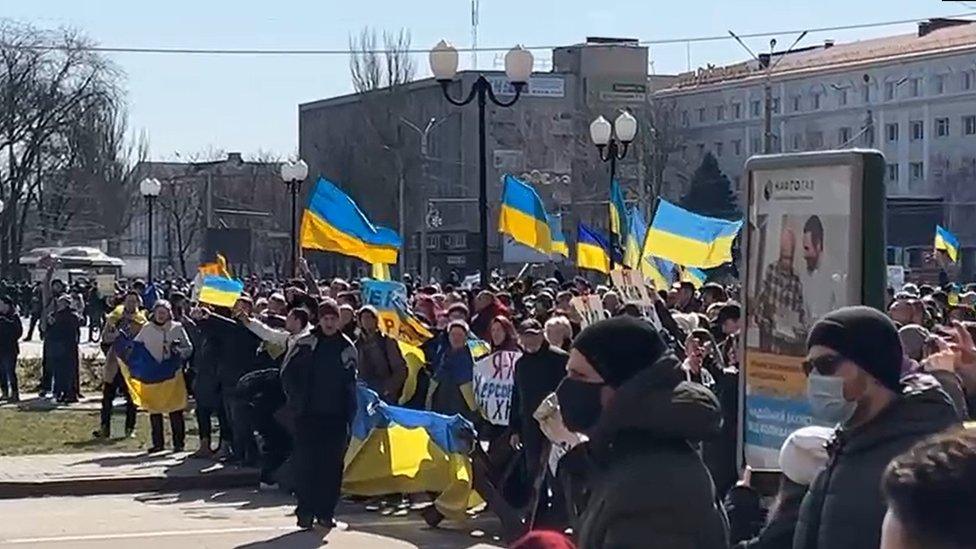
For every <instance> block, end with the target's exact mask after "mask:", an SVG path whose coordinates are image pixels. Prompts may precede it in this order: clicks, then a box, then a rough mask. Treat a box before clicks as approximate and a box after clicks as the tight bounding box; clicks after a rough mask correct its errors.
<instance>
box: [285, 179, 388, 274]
mask: <svg viewBox="0 0 976 549" xmlns="http://www.w3.org/2000/svg"><path fill="white" fill-rule="evenodd" d="M301 244H302V248H307V249H311V250H322V251H326V252H336V253H340V254H344V255H349V256H352V257H358V258H359V259H362V260H363V261H365V262H367V263H386V264H393V263H396V262H397V253H398V252H399V250H400V237H399V235H397V233H396V232H395V231H393V230H392V229H387V228H386V227H379V226H376V225H373V224H372V223H371V222H370V220H369V219H368V218H367V217H366V214H364V213H363V212H362V210H360V209H359V206H357V205H356V203H355V202H354V201H353V200H352V199H351V198H349V196H348V195H347V194H346V193H344V192H342V191H341V190H340V189H339V187H337V186H335V184H334V183H332V182H331V181H329V180H327V179H325V178H320V179H319V181H318V183H316V184H315V188H314V189H312V196H311V198H310V199H309V202H308V206H307V207H306V208H305V214H304V215H303V216H302V234H301Z"/></svg>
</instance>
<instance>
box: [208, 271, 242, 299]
mask: <svg viewBox="0 0 976 549" xmlns="http://www.w3.org/2000/svg"><path fill="white" fill-rule="evenodd" d="M243 291H244V283H243V282H241V281H240V280H234V279H232V278H224V277H222V276H213V275H208V276H205V277H203V286H202V287H201V288H200V302H201V303H209V304H211V305H216V306H218V307H233V306H234V304H235V303H237V298H239V297H241V292H243Z"/></svg>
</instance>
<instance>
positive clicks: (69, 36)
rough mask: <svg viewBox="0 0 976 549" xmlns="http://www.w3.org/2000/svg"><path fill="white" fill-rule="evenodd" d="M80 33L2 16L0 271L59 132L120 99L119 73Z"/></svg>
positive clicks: (6, 266) (16, 242)
mask: <svg viewBox="0 0 976 549" xmlns="http://www.w3.org/2000/svg"><path fill="white" fill-rule="evenodd" d="M90 45H91V43H90V41H89V40H88V39H87V38H86V37H84V36H83V35H81V34H79V33H77V32H76V31H73V30H69V29H59V30H55V31H45V30H39V29H36V28H34V27H31V26H28V25H21V24H16V23H13V22H9V21H6V20H0V103H2V105H3V108H2V109H0V155H2V156H0V158H3V162H0V199H2V200H3V201H4V203H5V208H4V211H3V212H2V214H0V274H4V275H6V274H9V272H10V266H11V263H12V262H13V261H15V260H16V258H17V257H18V256H19V255H20V250H21V248H22V245H23V238H24V229H25V227H27V219H28V216H29V213H30V208H31V206H32V205H33V204H35V203H36V201H37V200H38V199H39V197H40V194H41V192H42V189H41V177H40V176H41V174H42V173H43V171H44V168H45V166H46V165H48V166H49V165H50V164H51V159H50V158H47V157H46V155H47V154H49V153H50V152H52V151H59V150H60V149H61V146H60V144H59V143H58V142H57V141H58V139H59V136H58V134H59V132H62V131H64V130H65V129H66V128H68V127H70V126H71V125H72V124H76V123H77V122H78V120H79V117H80V114H81V113H84V112H86V111H87V110H89V109H91V108H95V107H97V106H98V105H102V104H104V103H105V102H109V103H112V102H114V100H115V99H116V98H117V97H119V95H120V91H119V88H118V85H117V84H118V81H119V80H120V78H121V73H120V72H119V71H118V70H117V69H116V68H115V67H114V65H112V64H111V63H110V62H108V61H107V60H106V59H105V58H104V57H102V56H100V55H99V54H97V53H94V52H92V51H91V49H90V48H89V47H88V46H90Z"/></svg>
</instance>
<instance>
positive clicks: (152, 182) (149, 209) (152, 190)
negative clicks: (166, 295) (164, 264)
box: [139, 177, 163, 284]
mask: <svg viewBox="0 0 976 549" xmlns="http://www.w3.org/2000/svg"><path fill="white" fill-rule="evenodd" d="M162 190H163V184H162V183H160V182H159V180H158V179H155V178H150V177H147V178H146V179H143V180H142V181H140V182H139V192H140V193H141V194H142V196H143V198H145V199H146V214H147V217H148V222H149V224H148V232H149V235H148V236H149V246H148V250H147V251H146V284H150V283H152V277H153V268H152V261H153V205H154V204H155V202H156V198H158V197H159V193H160V191H162Z"/></svg>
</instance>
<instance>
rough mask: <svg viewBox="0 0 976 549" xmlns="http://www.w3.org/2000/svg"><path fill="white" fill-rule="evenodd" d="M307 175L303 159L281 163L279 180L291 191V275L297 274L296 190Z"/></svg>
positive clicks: (297, 190) (300, 186) (306, 167)
mask: <svg viewBox="0 0 976 549" xmlns="http://www.w3.org/2000/svg"><path fill="white" fill-rule="evenodd" d="M307 177H308V164H306V163H305V161H304V160H298V161H297V162H285V163H284V164H282V165H281V180H282V181H284V182H285V185H286V186H287V187H288V192H290V193H291V276H293V277H296V276H298V222H297V215H298V213H297V212H298V192H299V191H300V190H301V189H302V182H303V181H305V179H306V178H307Z"/></svg>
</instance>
